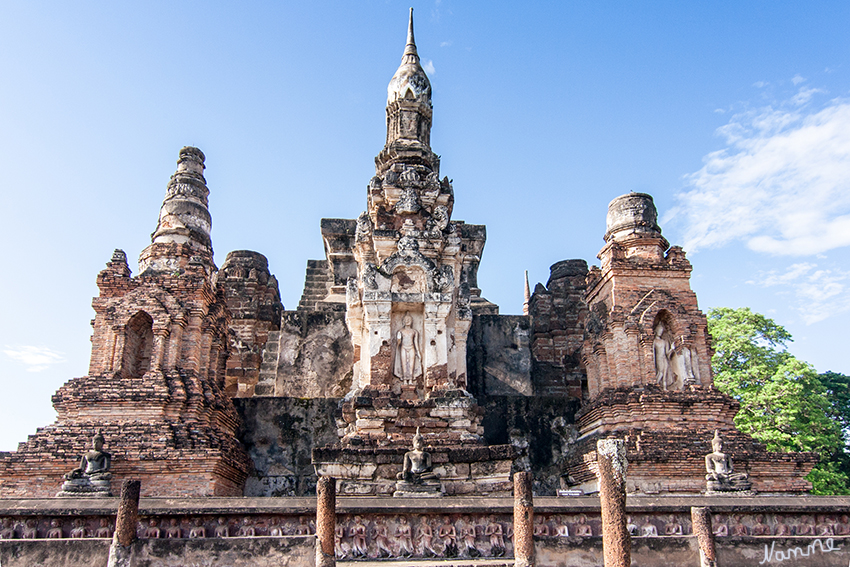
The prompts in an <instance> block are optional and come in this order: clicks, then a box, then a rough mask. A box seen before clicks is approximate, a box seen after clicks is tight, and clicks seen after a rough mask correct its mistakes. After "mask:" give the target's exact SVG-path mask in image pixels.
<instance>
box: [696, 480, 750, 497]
mask: <svg viewBox="0 0 850 567" xmlns="http://www.w3.org/2000/svg"><path fill="white" fill-rule="evenodd" d="M752 487H753V483H752V482H750V481H749V480H741V481H737V482H722V481H719V480H707V481H705V488H706V490H705V493H706V494H707V495H718V494H719V495H723V496H754V495H755V491H754V490H752Z"/></svg>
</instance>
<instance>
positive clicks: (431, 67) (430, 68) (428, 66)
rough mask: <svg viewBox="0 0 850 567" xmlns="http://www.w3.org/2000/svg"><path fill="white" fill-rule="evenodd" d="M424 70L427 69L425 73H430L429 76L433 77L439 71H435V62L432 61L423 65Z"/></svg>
mask: <svg viewBox="0 0 850 567" xmlns="http://www.w3.org/2000/svg"><path fill="white" fill-rule="evenodd" d="M422 68H423V69H425V72H426V73H428V74H429V75H433V74H434V73H436V72H437V70H436V69H434V62H433V61H431V60H430V59H428V60H427V61H425V62H423V63H422Z"/></svg>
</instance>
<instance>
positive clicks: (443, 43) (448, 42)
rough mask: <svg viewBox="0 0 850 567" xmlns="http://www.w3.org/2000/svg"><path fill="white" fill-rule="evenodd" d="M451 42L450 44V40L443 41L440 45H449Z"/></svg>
mask: <svg viewBox="0 0 850 567" xmlns="http://www.w3.org/2000/svg"><path fill="white" fill-rule="evenodd" d="M451 44H452V41H451V40H448V41H443V42H441V43H440V47H449V46H451Z"/></svg>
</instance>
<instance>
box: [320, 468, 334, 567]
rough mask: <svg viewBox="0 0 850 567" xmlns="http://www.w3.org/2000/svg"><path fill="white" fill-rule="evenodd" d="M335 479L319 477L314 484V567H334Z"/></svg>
mask: <svg viewBox="0 0 850 567" xmlns="http://www.w3.org/2000/svg"><path fill="white" fill-rule="evenodd" d="M335 531H336V479H334V478H331V477H329V476H323V477H319V482H318V483H317V484H316V567H334V566H335V565H336V558H335V557H334V532H335Z"/></svg>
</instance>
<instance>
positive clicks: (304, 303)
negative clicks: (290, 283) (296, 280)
mask: <svg viewBox="0 0 850 567" xmlns="http://www.w3.org/2000/svg"><path fill="white" fill-rule="evenodd" d="M332 283H333V282H332V281H331V273H330V270H329V269H328V261H327V260H307V276H306V277H305V278H304V293H302V294H301V301H299V302H298V311H305V310H306V311H315V310H316V308H317V305H318V303H319V302H320V301H322V300H323V299H324V298H326V297H327V296H328V290H329V288H330V286H331V284H332Z"/></svg>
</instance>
